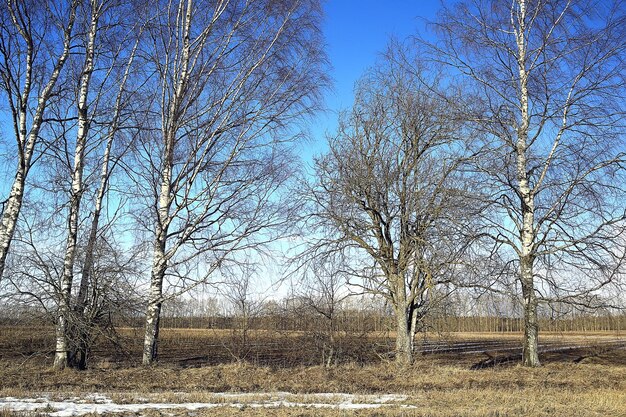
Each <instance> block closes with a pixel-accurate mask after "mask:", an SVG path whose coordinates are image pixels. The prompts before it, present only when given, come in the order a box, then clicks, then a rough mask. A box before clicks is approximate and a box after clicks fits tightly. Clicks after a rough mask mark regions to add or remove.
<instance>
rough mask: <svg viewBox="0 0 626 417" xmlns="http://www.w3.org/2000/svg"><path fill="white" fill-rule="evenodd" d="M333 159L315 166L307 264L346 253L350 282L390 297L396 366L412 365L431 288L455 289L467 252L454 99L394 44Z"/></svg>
mask: <svg viewBox="0 0 626 417" xmlns="http://www.w3.org/2000/svg"><path fill="white" fill-rule="evenodd" d="M355 95H356V97H355V104H354V106H353V107H352V109H351V110H350V111H349V112H347V113H345V114H344V115H343V117H342V118H341V119H340V125H339V129H338V131H337V133H336V135H334V136H332V137H330V138H329V142H328V146H329V149H330V150H329V152H328V153H327V154H325V155H322V156H321V157H320V158H318V159H317V160H316V161H315V178H316V182H315V184H314V186H313V188H312V189H311V190H310V191H307V192H309V193H310V199H312V200H313V201H312V203H313V208H312V209H311V210H312V212H311V213H312V214H310V217H311V219H310V223H311V225H312V227H313V229H312V231H311V232H310V233H311V234H312V235H313V236H318V237H319V238H316V239H314V240H313V242H312V246H311V248H310V249H308V252H309V253H308V254H307V256H308V257H309V258H312V259H315V258H318V257H324V256H327V255H328V254H336V253H342V254H343V257H344V259H346V261H345V262H341V265H336V267H341V268H342V269H343V271H342V272H343V273H344V274H348V275H349V276H351V277H352V278H351V280H350V282H349V283H350V284H351V285H352V286H358V287H360V288H361V289H362V290H363V291H366V292H369V293H374V294H379V295H382V296H383V297H385V298H386V300H387V301H388V303H389V305H390V306H392V307H393V310H394V313H395V319H396V324H395V331H396V352H395V355H396V361H397V362H398V363H400V364H407V363H410V362H411V361H412V360H413V339H414V334H415V331H416V328H417V325H418V324H419V322H420V320H421V318H422V316H423V315H424V314H425V312H426V311H427V309H428V306H429V303H430V301H432V300H431V299H430V292H431V290H432V289H433V288H434V287H435V286H436V285H439V284H442V283H445V282H449V281H450V280H451V279H452V272H453V271H454V261H455V259H458V257H459V256H460V254H461V253H462V252H463V248H464V245H459V243H460V242H463V234H462V232H461V230H462V226H463V224H464V222H463V221H462V219H463V218H464V216H465V214H464V213H466V212H467V210H464V209H463V207H464V203H463V201H464V193H465V191H464V190H463V186H462V182H460V181H461V176H460V174H459V172H460V171H459V169H458V168H459V164H460V162H461V161H462V160H463V159H464V157H465V155H464V152H465V150H464V145H463V142H462V141H461V140H460V135H459V134H460V132H461V125H460V124H459V123H458V122H457V121H456V120H455V115H454V113H453V112H451V111H450V108H451V107H450V106H449V103H450V102H453V101H454V100H453V97H454V93H453V91H452V90H448V91H446V89H444V88H443V87H442V86H441V85H439V84H438V82H437V78H436V76H433V74H432V73H431V74H429V73H428V72H427V71H425V69H424V68H423V67H421V64H420V61H419V59H417V57H416V55H414V54H408V53H407V51H406V50H404V47H402V46H401V45H392V47H391V48H390V50H389V52H388V54H387V55H386V57H385V59H384V60H383V61H382V62H381V63H379V64H378V65H377V66H376V67H375V68H374V69H373V70H371V71H370V72H369V73H368V74H366V76H364V77H363V78H362V79H361V80H360V82H359V84H358V86H357V88H356V93H355Z"/></svg>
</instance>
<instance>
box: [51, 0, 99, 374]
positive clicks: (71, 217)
mask: <svg viewBox="0 0 626 417" xmlns="http://www.w3.org/2000/svg"><path fill="white" fill-rule="evenodd" d="M98 18H99V12H98V5H97V4H96V1H95V0H94V1H92V2H91V24H90V29H89V38H88V41H87V47H86V49H85V63H84V66H83V71H82V74H81V81H80V90H79V95H78V131H77V133H76V147H75V149H74V170H73V172H72V189H71V191H70V204H69V213H68V224H67V227H68V234H67V241H66V246H65V257H64V259H63V273H62V276H61V293H60V294H59V318H58V323H57V328H56V338H57V343H56V346H57V348H56V352H55V357H54V368H55V369H63V368H65V366H67V365H68V359H69V348H70V346H69V340H68V336H69V334H68V332H69V329H68V325H69V324H71V322H72V319H71V312H72V308H71V295H72V282H73V278H74V263H75V260H76V244H77V240H78V220H79V218H80V203H81V199H82V195H83V170H84V167H85V146H86V144H87V136H88V133H89V114H88V108H87V99H88V95H89V85H90V81H91V74H92V73H93V68H94V52H95V39H96V33H97V30H98ZM78 325H80V324H78Z"/></svg>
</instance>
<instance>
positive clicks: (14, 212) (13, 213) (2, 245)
mask: <svg viewBox="0 0 626 417" xmlns="http://www.w3.org/2000/svg"><path fill="white" fill-rule="evenodd" d="M11 7H12V6H11ZM77 7H78V2H72V5H71V8H70V10H69V11H68V12H69V15H68V21H67V26H65V27H64V28H63V29H64V32H65V34H64V38H63V52H62V53H61V55H60V56H59V58H58V60H57V61H56V62H55V64H54V68H53V70H52V73H51V74H50V77H49V78H48V81H47V83H45V86H44V87H43V89H42V90H41V93H40V94H39V96H38V99H37V106H36V108H35V112H34V115H32V119H31V118H30V116H29V115H30V114H31V112H30V109H29V105H30V103H29V101H30V95H31V92H32V87H33V77H34V75H33V64H32V59H33V57H34V55H35V51H34V49H33V48H34V44H33V42H32V39H33V33H31V32H28V33H26V32H22V30H23V28H22V29H20V33H21V36H23V37H24V38H25V40H26V41H27V42H26V43H27V49H26V55H27V57H26V63H25V67H26V68H25V73H24V74H23V76H24V77H25V79H24V84H23V85H24V88H23V90H22V91H19V92H18V91H17V90H13V91H11V89H12V87H11V88H8V89H7V90H6V91H7V93H8V94H16V95H19V96H20V98H19V100H18V101H19V102H20V106H19V108H16V109H13V111H12V113H13V114H12V116H13V123H14V125H15V127H16V131H15V134H16V140H17V145H18V149H19V158H18V163H17V165H18V166H17V168H16V173H15V179H14V181H13V185H12V186H11V191H10V194H9V197H8V199H7V200H6V203H5V205H4V206H3V207H2V220H1V221H0V281H1V280H2V276H3V275H4V269H5V266H6V258H7V255H8V253H9V248H10V247H11V242H12V240H13V235H14V233H15V226H16V225H17V220H18V217H19V214H20V210H21V209H22V202H23V200H24V185H25V183H26V177H27V175H28V172H29V171H30V168H31V162H32V157H33V152H34V150H35V145H36V143H37V140H38V138H39V131H40V130H41V127H42V124H43V116H44V110H45V108H46V106H47V105H48V99H49V98H50V96H51V94H52V90H53V89H54V87H55V85H56V83H57V80H58V79H59V75H60V74H61V69H62V68H63V66H64V65H65V62H66V61H67V57H68V56H69V52H70V44H71V40H72V29H73V27H74V20H75V18H76V9H77ZM11 16H12V18H13V24H14V25H15V26H16V27H18V26H20V24H19V23H18V22H17V20H16V18H15V15H14V14H13V13H11ZM29 29H30V27H29ZM19 77H20V78H21V77H22V75H21V74H20V76H19ZM29 120H30V123H31V127H30V131H29V130H28V128H27V123H28V121H29Z"/></svg>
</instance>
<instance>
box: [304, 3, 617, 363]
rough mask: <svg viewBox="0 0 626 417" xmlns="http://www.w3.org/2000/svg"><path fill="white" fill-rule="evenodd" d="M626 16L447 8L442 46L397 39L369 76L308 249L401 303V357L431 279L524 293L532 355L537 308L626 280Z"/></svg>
mask: <svg viewBox="0 0 626 417" xmlns="http://www.w3.org/2000/svg"><path fill="white" fill-rule="evenodd" d="M625 12H626V9H625V8H624V4H622V3H621V2H606V1H591V2H589V1H574V0H572V1H566V2H562V1H550V0H548V1H527V0H516V1H513V2H509V3H503V2H495V1H486V0H485V1H482V0H475V1H466V2H459V3H456V4H454V5H451V6H444V7H443V9H442V11H441V12H440V15H439V20H438V21H437V22H435V23H433V25H432V26H433V29H434V31H435V33H436V41H434V42H428V41H425V40H423V39H421V38H417V39H415V40H414V41H413V42H411V43H408V46H406V45H403V44H392V45H391V46H390V48H389V50H388V52H387V53H386V55H385V56H384V57H383V58H382V59H381V60H380V62H379V63H378V64H377V65H376V66H375V67H374V68H373V69H372V70H370V71H369V72H368V73H367V74H366V75H365V76H364V77H363V78H362V79H361V81H360V82H359V84H358V85H357V87H356V94H355V104H354V106H353V108H352V109H351V110H349V111H347V112H345V113H344V114H343V116H342V117H341V122H340V126H339V129H338V131H337V133H336V135H334V136H331V137H330V138H329V148H330V150H329V152H328V153H327V154H325V155H323V156H322V157H320V158H318V159H317V160H316V162H315V170H316V171H315V177H316V180H315V182H314V183H313V185H311V187H310V188H309V189H307V195H308V199H309V200H310V201H311V208H310V210H309V212H310V213H312V214H311V217H310V221H309V225H310V227H311V236H315V237H314V238H313V242H311V244H310V249H309V250H308V253H307V255H308V256H307V262H308V263H310V262H311V261H318V262H319V260H320V259H324V258H325V257H326V258H327V259H329V260H330V262H331V263H332V264H333V265H340V266H339V268H340V271H341V273H342V274H344V275H345V277H346V279H348V281H351V282H352V284H353V285H355V286H358V287H361V288H362V289H363V290H364V291H366V292H374V293H378V294H381V295H382V296H384V297H385V298H387V299H388V301H389V303H390V305H392V306H393V307H394V309H395V315H396V319H397V335H398V336H397V339H396V340H397V343H396V351H397V358H398V360H400V361H402V362H410V361H411V352H412V346H411V342H412V340H413V334H414V332H415V328H416V322H417V321H419V319H420V317H421V316H423V315H424V314H425V313H426V312H427V310H428V306H429V304H431V303H432V302H433V301H434V300H433V297H432V296H431V295H430V292H431V290H432V289H433V288H434V287H438V288H441V287H442V286H450V285H452V286H456V287H459V286H461V287H465V286H471V287H475V288H484V289H485V290H488V291H495V292H500V293H503V294H510V295H513V296H518V297H519V298H520V300H521V302H522V304H523V305H524V309H523V316H524V345H523V364H524V365H526V366H538V365H539V357H538V348H537V346H538V332H539V326H538V319H537V309H538V306H539V304H540V303H557V302H561V303H562V302H569V303H571V304H573V305H579V306H601V305H606V304H609V305H610V304H611V302H612V301H608V302H607V297H609V296H610V295H615V294H619V293H620V291H621V290H622V285H623V283H624V282H623V279H622V277H623V273H624V271H623V267H624V262H623V261H624V256H625V255H626V252H625V243H626V241H625V240H624V239H625V237H626V236H625V234H624V232H625V229H624V226H625V220H626V205H625V204H624V202H625V201H626V199H625V198H624V197H626V195H625V194H624V192H625V191H626V188H625V185H626V182H625V180H626V178H625V177H624V167H625V165H624V163H625V162H626V159H625V158H626V153H625V150H626V146H625V145H626V143H625V136H624V133H626V132H625V131H624V127H625V124H624V121H625V120H626V119H625V115H626V114H625V112H624V111H625V110H626V109H625V107H624V101H623V97H624V94H625V93H626V90H625V87H626V83H625V81H626V80H625V78H624V77H625V75H626V67H625V66H624V57H625V56H626V41H625V37H624V35H625V33H624V29H625V28H626V20H625V18H626V14H625ZM338 258H340V259H338ZM314 273H315V271H314ZM439 293H441V291H439Z"/></svg>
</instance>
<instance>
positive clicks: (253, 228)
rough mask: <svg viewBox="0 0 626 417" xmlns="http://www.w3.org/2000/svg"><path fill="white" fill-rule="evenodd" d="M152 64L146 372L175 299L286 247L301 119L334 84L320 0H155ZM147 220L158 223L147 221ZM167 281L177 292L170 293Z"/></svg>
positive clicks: (143, 173)
mask: <svg viewBox="0 0 626 417" xmlns="http://www.w3.org/2000/svg"><path fill="white" fill-rule="evenodd" d="M154 9H155V10H156V13H157V14H158V17H157V19H156V21H155V23H154V24H153V25H151V26H150V28H149V29H148V32H149V36H150V39H151V43H150V44H147V45H145V50H144V55H145V56H149V57H150V60H149V63H148V65H149V66H150V68H152V69H153V71H154V74H155V75H154V77H153V80H154V83H153V84H152V85H153V86H154V91H157V93H156V95H155V99H154V101H153V102H152V103H150V105H151V107H150V110H151V111H152V112H153V114H154V115H155V117H154V120H153V126H154V129H153V130H150V131H149V134H147V135H146V140H145V141H144V142H143V148H142V149H140V150H139V152H137V158H138V161H140V164H141V166H142V167H144V168H146V169H143V170H137V172H136V177H137V179H138V183H148V184H149V186H150V187H151V188H150V189H149V196H148V197H147V198H146V199H145V200H144V203H145V206H146V207H148V208H149V216H143V218H141V219H138V220H139V221H140V222H143V223H144V225H145V227H146V229H148V230H151V231H152V234H153V238H152V239H153V248H154V250H153V260H152V269H151V274H150V289H149V295H148V302H147V311H146V332H145V343H144V351H143V363H144V364H149V363H152V362H153V361H154V360H155V359H156V357H157V342H158V329H159V314H160V309H161V304H162V303H163V301H164V299H165V298H167V297H172V296H175V295H176V294H180V293H181V292H183V291H187V290H189V289H190V288H192V287H193V286H195V285H199V284H200V283H203V282H206V281H207V280H208V279H210V278H211V277H212V276H214V275H215V273H216V272H217V271H219V270H220V268H221V267H222V266H224V265H225V263H227V262H228V261H229V260H232V259H233V255H234V254H235V253H237V252H239V251H241V253H246V252H245V251H248V252H249V251H252V250H253V249H255V248H259V247H260V246H261V245H263V244H265V243H268V242H271V241H273V240H274V239H276V235H275V233H274V232H273V230H275V229H276V228H277V227H278V226H280V225H284V224H286V218H287V216H286V215H287V214H288V213H289V207H290V206H291V205H290V203H289V199H288V198H287V196H286V195H284V193H281V192H280V189H281V186H282V185H283V184H284V183H285V182H286V181H288V179H289V177H290V173H291V171H292V168H291V162H292V161H293V158H292V157H291V155H290V154H289V152H288V149H287V146H286V144H287V143H289V142H290V141H292V140H293V139H294V135H293V134H290V133H289V129H288V127H289V125H290V123H291V122H294V121H297V120H300V119H301V117H302V116H303V115H305V114H307V113H308V112H309V111H310V110H311V109H313V108H314V107H315V105H316V102H317V98H318V92H319V91H320V89H321V88H322V87H323V86H324V85H325V83H326V81H325V76H324V75H323V72H322V69H323V63H324V56H323V53H322V52H321V49H320V48H321V40H320V30H319V22H320V14H321V11H320V5H319V3H318V2H317V1H316V0H280V1H275V0H271V1H270V0H262V1H234V0H233V1H229V0H221V1H217V2H210V1H192V0H180V1H176V2H166V1H157V2H156V4H154ZM148 219H149V220H148ZM164 284H165V285H168V284H169V285H170V287H169V288H170V291H169V293H167V294H166V293H165V292H164Z"/></svg>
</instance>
